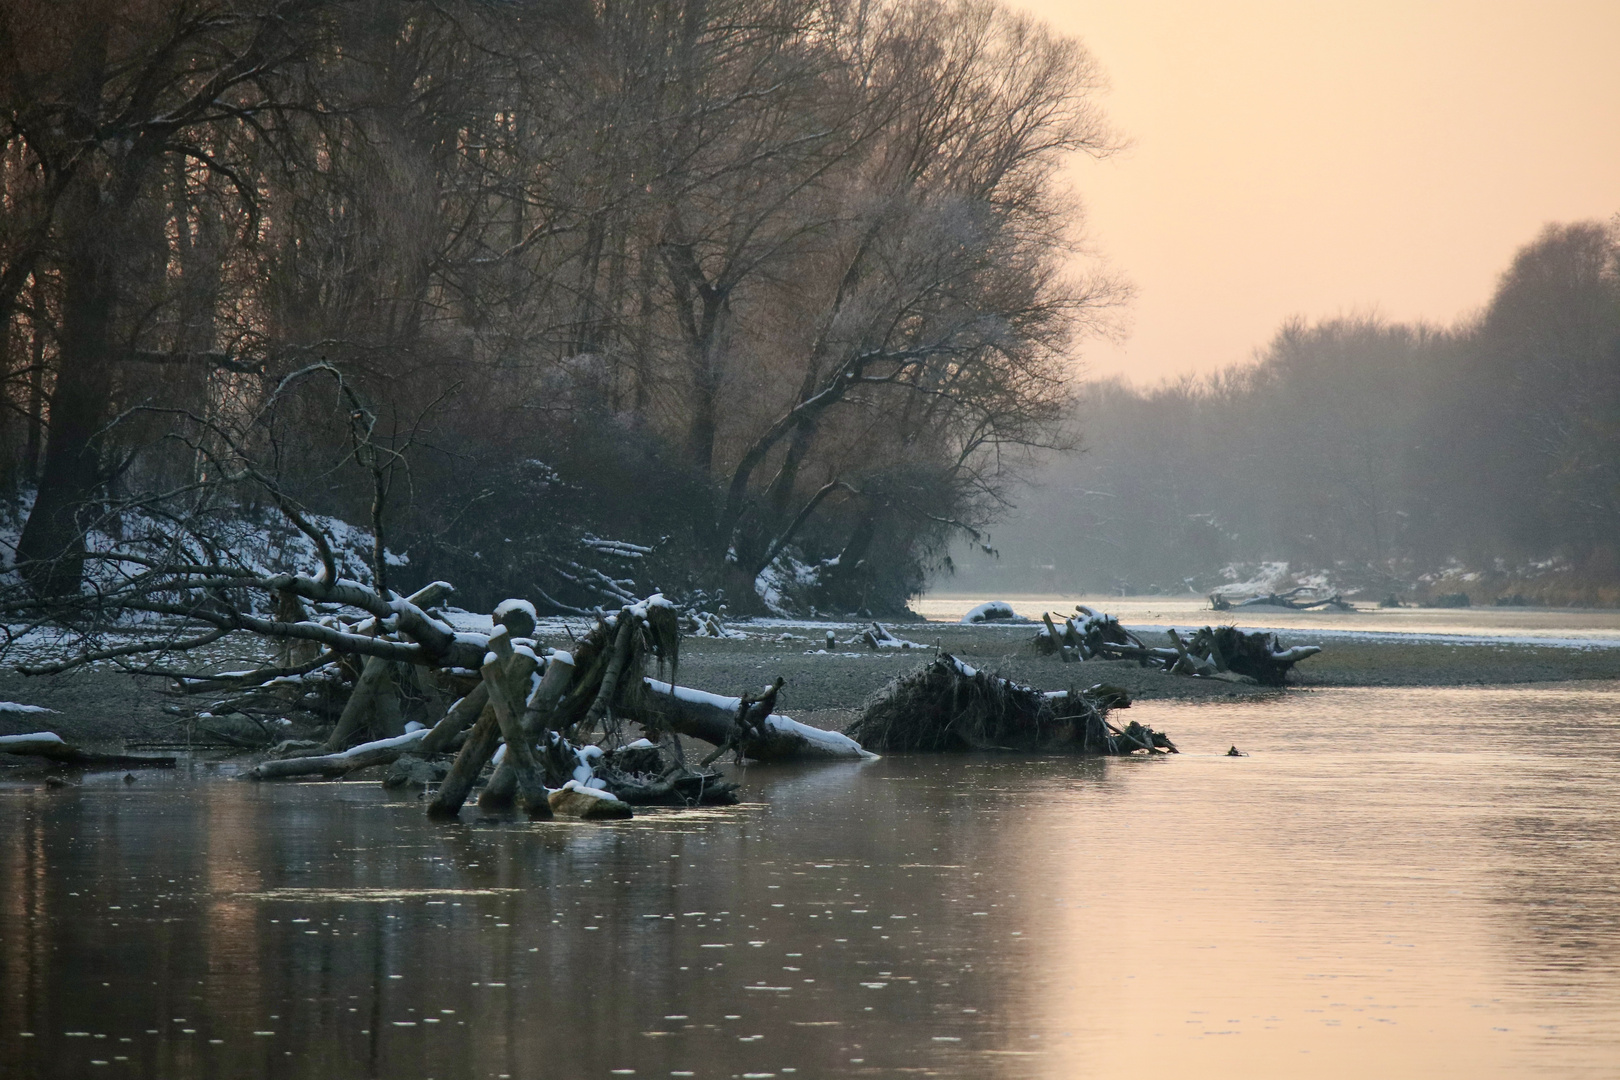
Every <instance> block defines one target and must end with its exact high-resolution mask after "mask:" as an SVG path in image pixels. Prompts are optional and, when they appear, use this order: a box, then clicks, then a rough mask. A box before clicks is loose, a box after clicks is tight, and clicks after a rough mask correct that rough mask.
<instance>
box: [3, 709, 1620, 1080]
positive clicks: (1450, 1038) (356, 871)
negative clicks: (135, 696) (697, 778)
mask: <svg viewBox="0 0 1620 1080" xmlns="http://www.w3.org/2000/svg"><path fill="white" fill-rule="evenodd" d="M1617 714H1620V684H1615V683H1580V684H1565V685H1558V686H1551V687H1549V686H1540V687H1533V688H1508V689H1491V688H1483V689H1482V688H1468V689H1410V688H1405V689H1332V690H1318V691H1314V692H1304V691H1296V692H1290V693H1288V694H1286V695H1282V696H1279V697H1277V698H1267V699H1254V700H1250V701H1245V702H1240V703H1231V704H1219V705H1188V704H1176V703H1152V702H1149V703H1141V704H1138V705H1137V706H1136V708H1135V709H1133V716H1135V717H1136V718H1137V719H1140V720H1142V721H1143V722H1144V723H1150V724H1151V725H1152V726H1153V727H1155V728H1159V729H1164V730H1168V731H1169V732H1170V733H1171V734H1172V736H1173V737H1174V738H1175V739H1176V740H1177V742H1178V744H1179V745H1180V746H1181V747H1182V749H1183V751H1184V753H1183V754H1181V755H1180V756H1179V757H1168V758H1159V759H1153V760H1140V759H1123V760H1120V759H1115V760H1089V761H1077V760H1073V759H1055V758H1030V757H1012V756H1007V757H969V758H959V757H950V758H947V757H887V758H884V759H881V760H878V761H875V762H870V763H865V764H860V765H849V766H836V767H821V768H813V769H799V768H785V767H776V768H763V767H756V768H752V769H749V770H746V771H740V770H739V771H738V773H739V774H740V776H741V777H742V778H743V779H744V782H745V788H744V795H745V801H744V803H743V805H741V806H738V807H735V808H728V809H719V810H705V811H700V812H674V811H669V812H657V811H654V812H649V813H644V814H642V815H641V816H638V817H637V818H636V819H635V820H633V821H629V822H624V823H619V824H581V823H568V822H546V823H537V824H528V823H514V822H510V821H494V820H479V819H478V818H477V817H476V815H475V813H474V812H473V811H471V810H469V811H468V812H467V813H466V814H465V815H464V816H463V819H462V821H461V822H460V823H452V824H433V823H430V822H428V821H426V820H425V819H424V818H423V816H422V814H421V810H420V806H419V804H418V803H417V802H416V800H415V798H414V797H397V796H391V795H389V794H388V793H385V792H384V791H383V790H381V789H380V788H379V787H378V785H377V784H376V783H375V782H365V783H359V782H357V783H350V784H342V785H333V784H331V783H316V784H287V785H272V784H250V783H244V782H237V781H234V780H231V779H230V778H228V777H227V776H223V775H220V771H219V770H213V769H205V768H197V769H195V770H192V769H185V768H182V769H180V770H177V772H176V773H175V774H174V775H172V776H168V777H165V776H160V775H154V774H150V773H147V774H142V776H141V777H140V779H139V780H138V781H137V782H136V783H133V784H125V783H122V782H121V778H120V777H119V776H118V775H117V774H110V775H105V776H98V777H94V778H92V779H90V780H88V781H87V782H86V783H85V784H84V785H83V786H82V787H77V788H68V789H63V790H51V789H47V788H43V787H36V786H34V785H33V784H28V785H20V784H19V785H12V786H9V787H6V788H0V826H3V827H0V882H3V883H4V888H3V889H0V988H3V992H0V1072H3V1073H4V1075H5V1076H6V1077H7V1078H8V1080H10V1078H13V1077H15V1078H19V1080H21V1078H32V1077H69V1076H71V1077H82V1076H102V1075H104V1076H107V1077H118V1076H138V1077H164V1078H183V1077H198V1078H202V1077H210V1078H212V1077H225V1076H229V1077H285V1078H305V1077H308V1078H316V1077H320V1078H335V1077H370V1076H386V1077H390V1078H416V1077H434V1078H438V1080H451V1078H461V1077H466V1078H485V1077H489V1078H500V1077H511V1078H531V1077H532V1078H540V1077H554V1076H563V1075H566V1076H577V1077H604V1078H605V1077H610V1076H615V1075H634V1076H638V1077H666V1076H693V1077H772V1076H775V1077H784V1078H788V1077H795V1076H798V1077H828V1076H851V1077H853V1076H894V1075H900V1074H902V1073H904V1074H906V1075H932V1076H943V1077H963V1078H968V1077H987V1076H989V1077H1009V1078H1011V1077H1043V1078H1044V1077H1050V1078H1054V1080H1056V1078H1067V1077H1076V1076H1088V1077H1126V1076H1129V1077H1133V1078H1138V1080H1139V1078H1143V1077H1166V1078H1170V1077H1189V1076H1198V1077H1228V1076H1229V1077H1253V1076H1257V1075H1266V1076H1305V1075H1309V1076H1314V1077H1335V1076H1343V1077H1366V1076H1385V1077H1418V1076H1469V1077H1521V1076H1557V1077H1583V1076H1592V1077H1597V1076H1613V1075H1614V1067H1615V1062H1617V1061H1620V869H1617V868H1620V723H1617ZM1231 744H1236V745H1238V746H1239V747H1240V748H1242V749H1244V750H1246V751H1248V752H1249V755H1250V756H1248V757H1238V758H1229V757H1225V756H1222V754H1223V752H1224V751H1225V750H1226V749H1227V747H1228V746H1229V745H1231Z"/></svg>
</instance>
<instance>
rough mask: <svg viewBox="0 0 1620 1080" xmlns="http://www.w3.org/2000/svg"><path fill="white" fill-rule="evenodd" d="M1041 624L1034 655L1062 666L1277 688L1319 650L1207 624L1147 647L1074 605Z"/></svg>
mask: <svg viewBox="0 0 1620 1080" xmlns="http://www.w3.org/2000/svg"><path fill="white" fill-rule="evenodd" d="M1041 621H1042V622H1043V623H1044V626H1043V627H1042V628H1041V630H1039V631H1037V632H1036V635H1035V639H1034V647H1035V651H1036V652H1038V653H1040V654H1041V655H1043V656H1053V655H1056V656H1058V657H1061V658H1062V660H1063V662H1064V663H1070V662H1072V661H1078V660H1135V661H1136V662H1137V663H1139V664H1141V665H1142V666H1143V667H1156V668H1160V669H1162V670H1164V671H1167V672H1169V673H1170V674H1172V675H1191V676H1196V677H1200V678H1210V677H1214V676H1217V675H1221V674H1224V673H1226V672H1231V673H1233V674H1235V675H1245V676H1248V677H1249V678H1251V679H1253V680H1254V681H1255V682H1257V683H1260V684H1261V685H1262V686H1282V685H1284V683H1286V681H1287V679H1288V672H1289V671H1290V670H1292V668H1293V666H1294V665H1295V664H1297V663H1299V662H1300V661H1301V660H1304V659H1305V658H1307V657H1310V656H1315V655H1316V654H1317V653H1319V652H1321V651H1322V649H1321V646H1319V645H1296V646H1294V647H1292V648H1287V649H1285V648H1283V647H1282V645H1281V643H1279V642H1278V640H1277V637H1276V635H1275V634H1266V633H1262V632H1258V631H1257V632H1254V633H1245V632H1244V631H1242V630H1239V629H1237V627H1235V626H1206V627H1204V628H1203V629H1201V630H1198V631H1197V632H1195V633H1193V634H1192V635H1191V636H1190V637H1187V638H1183V637H1182V636H1181V634H1180V633H1178V632H1177V631H1175V630H1174V629H1171V630H1167V631H1165V637H1166V638H1167V640H1168V641H1169V645H1168V647H1153V646H1150V645H1148V644H1147V643H1146V642H1145V641H1143V640H1142V639H1141V637H1139V636H1138V635H1136V634H1135V633H1132V632H1131V631H1130V630H1127V629H1125V627H1123V626H1121V625H1120V624H1119V620H1118V619H1116V618H1114V617H1113V616H1112V615H1105V614H1103V613H1102V612H1100V611H1095V610H1093V609H1092V608H1089V607H1086V606H1085V605H1084V604H1077V605H1075V614H1074V615H1072V616H1069V617H1066V618H1064V619H1063V624H1062V626H1061V627H1059V626H1058V625H1057V623H1055V622H1054V621H1053V619H1052V616H1051V615H1050V614H1044V615H1042V616H1041Z"/></svg>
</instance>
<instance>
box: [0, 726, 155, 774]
mask: <svg viewBox="0 0 1620 1080" xmlns="http://www.w3.org/2000/svg"><path fill="white" fill-rule="evenodd" d="M0 754H17V755H19V756H22V757H42V758H46V759H47V760H50V761H55V762H59V763H60V764H63V765H76V766H79V767H81V768H89V769H95V768H107V769H134V768H149V769H172V768H174V758H172V757H144V756H141V755H135V754H102V753H97V752H96V751H93V750H80V749H79V748H78V747H77V746H73V745H72V744H70V743H68V742H66V741H65V740H64V739H63V738H62V736H60V735H58V734H56V733H55V732H54V731H36V732H31V733H30V734H27V735H0Z"/></svg>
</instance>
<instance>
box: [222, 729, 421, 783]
mask: <svg viewBox="0 0 1620 1080" xmlns="http://www.w3.org/2000/svg"><path fill="white" fill-rule="evenodd" d="M427 734H428V733H427V731H426V730H417V731H410V732H406V733H405V734H404V735H396V736H395V737H393V738H391V739H378V740H376V741H374V742H368V743H361V744H360V745H359V746H351V747H349V749H347V750H343V751H340V752H339V753H336V754H318V755H313V756H311V757H295V758H283V759H281V760H279V761H261V762H259V764H258V765H256V766H254V767H253V768H251V769H249V770H248V771H247V772H245V773H243V774H242V775H243V776H244V777H246V778H247V779H249V780H285V779H288V778H290V777H294V776H347V775H348V774H349V773H352V772H354V771H356V770H358V769H365V768H369V767H370V766H372V765H387V764H390V763H391V762H393V761H394V760H395V759H397V758H398V757H399V756H400V755H401V754H414V753H420V752H421V748H422V741H423V740H424V739H425V738H427Z"/></svg>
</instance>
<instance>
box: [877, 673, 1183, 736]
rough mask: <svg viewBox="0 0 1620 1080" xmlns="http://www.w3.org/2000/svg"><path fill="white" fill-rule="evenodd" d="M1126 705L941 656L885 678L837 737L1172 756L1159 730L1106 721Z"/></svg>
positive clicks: (1115, 697) (1106, 695)
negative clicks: (1045, 688)
mask: <svg viewBox="0 0 1620 1080" xmlns="http://www.w3.org/2000/svg"><path fill="white" fill-rule="evenodd" d="M1130 703H1131V700H1130V695H1129V694H1127V693H1126V692H1125V691H1124V690H1121V689H1120V688H1119V687H1116V686H1106V685H1102V684H1098V685H1096V686H1093V687H1091V688H1090V689H1087V690H1059V691H1055V692H1048V693H1043V692H1041V691H1039V690H1035V689H1033V688H1031V687H1028V686H1023V685H1021V684H1019V683H1015V682H1012V681H1011V680H1009V679H1003V678H1001V677H999V676H996V675H991V674H988V673H986V672H982V671H978V670H976V669H975V668H973V667H970V666H969V665H967V664H964V663H963V662H962V661H961V660H959V659H957V658H956V657H954V656H951V655H950V654H948V653H941V654H940V655H939V657H938V658H936V659H935V660H934V661H933V662H932V663H930V664H929V665H928V666H927V667H924V668H923V669H922V670H920V671H916V672H913V673H912V674H910V675H906V676H903V677H901V678H898V679H895V680H894V681H893V682H891V683H890V684H889V685H888V686H887V687H886V688H885V689H884V690H883V692H882V693H881V694H879V695H878V696H877V697H876V698H875V699H874V700H873V701H872V702H871V704H869V705H868V706H867V708H866V711H865V712H864V713H863V714H862V715H861V717H860V718H859V719H858V720H856V721H855V722H854V723H853V724H851V725H850V726H849V727H848V728H846V729H845V734H846V735H849V736H850V737H852V738H854V739H857V740H859V741H860V743H861V744H862V745H863V746H867V747H871V748H874V749H878V750H889V751H973V750H1015V751H1025V752H1041V753H1051V752H1062V753H1074V754H1089V755H1108V756H1122V755H1128V754H1132V753H1136V752H1137V751H1142V752H1144V753H1148V754H1160V753H1171V754H1173V753H1176V752H1177V750H1176V747H1175V744H1174V743H1172V742H1171V741H1170V739H1169V737H1168V736H1166V735H1165V734H1164V733H1162V732H1157V731H1154V730H1152V729H1151V728H1148V727H1145V726H1143V725H1141V724H1138V723H1136V722H1135V721H1132V722H1130V723H1129V724H1127V725H1126V726H1125V727H1123V728H1121V727H1118V726H1116V725H1115V724H1113V723H1112V722H1111V721H1110V720H1109V719H1108V714H1109V712H1110V711H1111V710H1113V709H1123V708H1129V707H1130Z"/></svg>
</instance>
